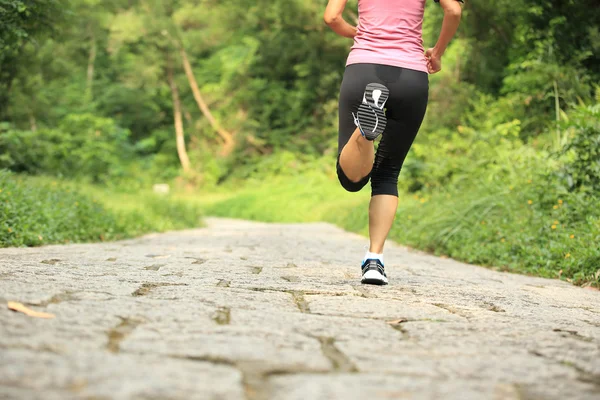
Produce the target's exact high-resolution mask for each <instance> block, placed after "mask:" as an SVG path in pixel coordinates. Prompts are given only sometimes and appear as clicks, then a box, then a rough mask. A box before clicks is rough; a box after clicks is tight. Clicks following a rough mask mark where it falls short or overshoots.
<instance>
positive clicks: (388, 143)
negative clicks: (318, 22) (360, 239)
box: [369, 66, 429, 254]
mask: <svg viewBox="0 0 600 400" xmlns="http://www.w3.org/2000/svg"><path fill="white" fill-rule="evenodd" d="M377 72H378V77H379V78H380V79H382V80H383V81H384V82H385V83H386V86H387V87H388V88H389V89H390V99H389V100H388V103H387V113H386V115H387V127H386V130H385V132H384V133H383V135H382V138H381V141H380V143H379V146H378V148H377V154H376V156H375V162H374V165H373V170H372V172H371V186H372V189H373V190H372V197H371V204H370V207H369V238H370V249H369V252H370V253H373V254H382V253H383V248H384V245H385V241H386V239H387V236H388V234H389V232H390V230H391V227H392V225H393V223H394V219H395V217H396V213H397V208H398V176H399V175H400V170H401V169H402V165H403V164H404V160H405V159H406V155H407V154H408V151H409V150H410V148H411V146H412V144H413V142H414V140H415V137H416V136H417V133H418V131H419V128H420V127H421V123H422V121H423V117H424V116H425V110H426V109H427V99H428V90H429V83H428V77H427V74H425V73H423V72H418V71H413V70H407V69H397V68H394V67H385V66H378V67H377Z"/></svg>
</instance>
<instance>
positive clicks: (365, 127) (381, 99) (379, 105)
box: [357, 83, 390, 140]
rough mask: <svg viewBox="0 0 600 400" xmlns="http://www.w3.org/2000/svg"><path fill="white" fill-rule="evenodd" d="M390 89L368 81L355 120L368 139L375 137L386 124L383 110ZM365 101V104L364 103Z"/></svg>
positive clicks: (382, 130)
mask: <svg viewBox="0 0 600 400" xmlns="http://www.w3.org/2000/svg"><path fill="white" fill-rule="evenodd" d="M389 96H390V91H389V89H388V88H386V87H385V86H383V85H381V84H379V83H370V84H368V85H367V88H366V90H365V93H364V97H363V103H362V104H361V105H360V106H359V107H358V112H357V121H358V127H359V128H360V131H361V132H362V134H363V135H364V136H365V138H367V139H368V140H375V139H377V138H378V137H379V136H380V135H381V134H382V133H383V132H384V131H385V128H386V126H387V118H386V116H385V113H384V112H383V108H384V107H385V103H386V102H387V100H388V98H389ZM365 103H366V104H365Z"/></svg>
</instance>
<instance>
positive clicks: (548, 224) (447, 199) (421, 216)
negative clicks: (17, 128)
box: [188, 174, 600, 286]
mask: <svg viewBox="0 0 600 400" xmlns="http://www.w3.org/2000/svg"><path fill="white" fill-rule="evenodd" d="M261 182H262V183H260V182H254V183H252V184H250V185H247V186H245V187H244V188H242V189H240V188H236V189H235V190H231V191H230V192H229V193H227V192H220V193H218V194H217V195H215V197H213V198H212V199H204V200H200V203H199V204H200V206H201V207H202V208H203V209H204V211H205V213H206V214H207V215H215V216H222V217H233V218H244V219H250V220H257V221H265V222H313V221H327V222H331V223H334V224H336V225H338V226H340V227H342V228H344V229H346V230H349V231H353V232H357V233H360V234H363V235H367V234H368V215H367V208H368V202H369V197H370V193H369V189H368V187H367V188H365V189H363V191H361V192H359V193H356V194H352V193H346V192H344V191H343V189H341V187H339V184H338V183H337V182H336V181H335V180H334V179H331V178H329V177H326V176H324V175H317V174H303V175H299V176H295V177H291V178H290V177H287V178H284V177H282V178H274V179H265V180H263V181H261ZM512 184H513V185H514V187H518V188H519V190H515V189H514V188H513V187H509V186H506V187H504V186H502V185H501V184H499V183H498V182H495V183H493V184H492V183H489V182H475V183H474V184H471V185H470V186H469V187H451V188H449V189H446V190H440V189H435V190H431V191H426V192H422V193H419V194H412V195H406V194H404V195H403V194H401V195H400V205H399V209H398V214H397V218H396V221H395V223H394V226H393V228H392V231H391V233H390V239H392V240H394V241H397V242H399V243H402V244H404V245H408V246H411V247H414V248H417V249H421V250H425V251H428V252H431V253H434V254H437V255H445V256H449V257H452V258H454V259H457V260H461V261H465V262H469V263H474V264H478V265H483V266H489V267H493V268H495V269H499V270H502V271H510V272H515V273H522V274H529V275H534V276H542V277H547V278H559V279H564V280H567V281H570V282H573V283H575V284H579V285H595V286H599V285H600V279H599V278H600V249H599V248H598V246H596V245H594V244H597V243H600V212H599V211H598V210H596V207H594V204H593V203H594V201H590V200H589V199H578V198H577V197H576V196H570V197H569V196H567V197H562V198H559V197H556V198H553V197H552V195H549V194H543V195H540V193H545V191H543V190H540V188H538V187H535V185H534V184H532V183H531V182H530V181H524V182H514V181H513V182H512ZM188 201H190V200H189V199H188Z"/></svg>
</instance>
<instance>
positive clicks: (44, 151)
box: [0, 114, 132, 182]
mask: <svg viewBox="0 0 600 400" xmlns="http://www.w3.org/2000/svg"><path fill="white" fill-rule="evenodd" d="M0 133H1V135H0V168H8V169H10V170H12V171H15V172H27V173H30V174H46V175H56V176H64V177H87V178H89V179H90V180H91V181H93V182H102V181H106V180H108V179H110V178H116V177H119V176H122V175H123V172H124V164H125V163H126V162H127V160H128V159H129V158H130V156H131V155H132V150H131V148H130V146H129V145H128V143H127V137H128V135H129V133H128V131H126V130H123V129H121V128H119V127H118V126H117V125H116V124H115V122H114V121H113V120H111V119H109V118H100V117H96V116H94V115H91V114H73V115H69V116H67V117H66V118H64V120H63V121H62V123H61V124H60V126H59V127H58V128H56V129H39V130H37V131H19V130H14V129H11V128H10V127H9V126H7V125H6V124H4V125H2V126H0Z"/></svg>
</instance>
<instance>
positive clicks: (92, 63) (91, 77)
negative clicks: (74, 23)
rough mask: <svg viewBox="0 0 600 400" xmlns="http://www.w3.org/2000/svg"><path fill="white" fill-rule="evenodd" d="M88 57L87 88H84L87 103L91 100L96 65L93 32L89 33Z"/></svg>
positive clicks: (95, 47) (94, 36) (95, 46)
mask: <svg viewBox="0 0 600 400" xmlns="http://www.w3.org/2000/svg"><path fill="white" fill-rule="evenodd" d="M90 42H91V46H90V56H89V58H88V68H87V87H86V95H87V98H88V100H89V101H91V100H92V98H93V91H92V85H93V84H94V67H95V64H96V53H97V45H96V35H94V31H93V30H91V31H90Z"/></svg>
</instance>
